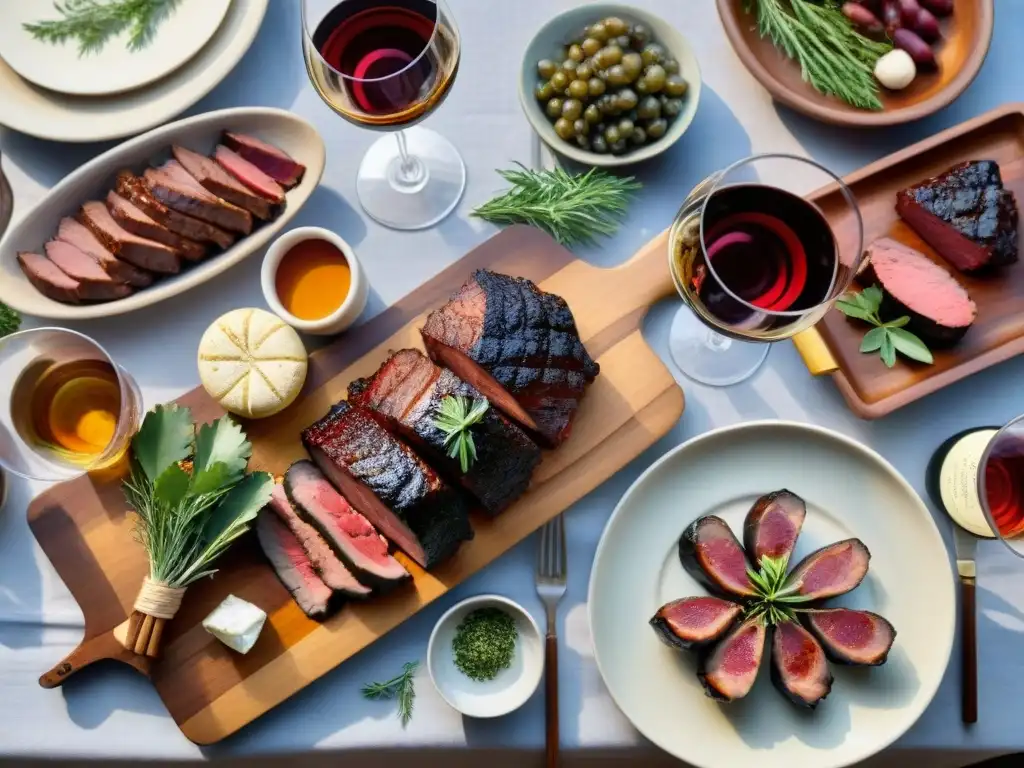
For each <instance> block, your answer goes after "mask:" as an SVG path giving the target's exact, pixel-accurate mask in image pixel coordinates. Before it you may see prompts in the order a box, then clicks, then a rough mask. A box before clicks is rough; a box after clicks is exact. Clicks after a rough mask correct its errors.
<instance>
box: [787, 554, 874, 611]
mask: <svg viewBox="0 0 1024 768" xmlns="http://www.w3.org/2000/svg"><path fill="white" fill-rule="evenodd" d="M870 560H871V552H869V551H868V548H867V547H866V546H864V542H863V541H861V540H860V539H846V540H845V541H837V542H836V543H835V544H830V545H828V546H827V547H822V548H821V549H819V550H818V551H816V552H812V553H811V554H809V555H808V556H807V557H805V558H804V559H803V560H801V561H800V562H799V563H798V564H797V565H796V567H795V568H794V569H793V571H792V573H790V574H789V577H788V578H787V579H786V585H785V587H784V589H785V591H787V592H793V593H795V594H797V595H801V596H803V597H806V598H807V599H808V601H817V600H827V599H828V598H830V597H839V595H845V594H846V593H847V592H851V591H853V590H854V589H856V588H857V587H858V586H859V585H860V583H861V582H862V581H864V577H865V576H867V575H868V563H869V561H870Z"/></svg>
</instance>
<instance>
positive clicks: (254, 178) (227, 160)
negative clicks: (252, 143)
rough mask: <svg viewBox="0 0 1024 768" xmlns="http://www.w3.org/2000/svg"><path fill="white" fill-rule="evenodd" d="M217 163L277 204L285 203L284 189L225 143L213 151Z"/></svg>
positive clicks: (246, 185) (251, 188) (256, 192)
mask: <svg viewBox="0 0 1024 768" xmlns="http://www.w3.org/2000/svg"><path fill="white" fill-rule="evenodd" d="M213 157H214V159H215V160H216V161H217V163H218V164H219V165H220V166H221V167H222V168H223V169H224V170H225V171H227V172H228V173H229V174H231V176H233V177H234V178H236V179H237V180H238V181H239V182H240V183H242V184H243V185H245V187H247V188H248V189H250V190H252V192H254V193H255V194H257V195H259V196H260V197H261V198H263V199H264V200H267V201H268V202H270V203H272V204H273V205H275V206H281V205H284V189H283V188H282V187H281V185H280V184H278V183H277V182H276V181H274V180H273V179H272V178H270V177H269V176H268V175H267V174H265V173H264V172H263V171H261V170H260V169H259V168H257V167H256V166H255V165H253V164H252V163H250V162H249V161H248V160H246V159H245V158H244V157H242V156H241V155H239V154H237V153H235V152H232V151H231V150H230V149H228V148H227V147H225V146H224V145H223V144H221V145H220V146H218V147H217V149H216V150H214V153H213Z"/></svg>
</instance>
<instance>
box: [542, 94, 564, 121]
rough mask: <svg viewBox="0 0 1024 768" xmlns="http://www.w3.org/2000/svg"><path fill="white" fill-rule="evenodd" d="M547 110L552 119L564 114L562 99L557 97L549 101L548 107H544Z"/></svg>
mask: <svg viewBox="0 0 1024 768" xmlns="http://www.w3.org/2000/svg"><path fill="white" fill-rule="evenodd" d="M544 111H545V112H547V115H548V117H550V118H551V119H552V120H556V119H558V118H559V117H561V116H562V100H561V99H558V98H555V99H552V100H551V101H549V102H548V105H547V107H546V108H545V109H544Z"/></svg>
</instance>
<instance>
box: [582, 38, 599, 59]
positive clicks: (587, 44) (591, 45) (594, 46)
mask: <svg viewBox="0 0 1024 768" xmlns="http://www.w3.org/2000/svg"><path fill="white" fill-rule="evenodd" d="M580 47H581V48H582V49H583V53H584V55H586V56H593V55H594V54H595V53H597V52H598V51H600V50H601V41H600V40H598V39H597V38H596V37H588V38H587V39H586V40H584V41H583V44H582V45H581V46H580Z"/></svg>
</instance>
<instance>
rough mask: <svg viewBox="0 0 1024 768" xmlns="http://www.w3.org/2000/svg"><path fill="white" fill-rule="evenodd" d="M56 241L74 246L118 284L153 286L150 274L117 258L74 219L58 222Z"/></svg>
mask: <svg viewBox="0 0 1024 768" xmlns="http://www.w3.org/2000/svg"><path fill="white" fill-rule="evenodd" d="M57 239H58V240H63V241H64V242H65V243H70V244H71V245H73V246H75V248H77V249H78V250H80V251H81V252H82V253H84V254H85V255H86V256H88V257H89V258H91V259H93V260H94V261H95V262H96V263H97V264H99V265H100V267H102V268H103V271H104V272H106V273H107V274H108V275H110V276H111V277H112V278H113V279H114V280H116V281H117V282H119V283H128V285H130V286H131V287H132V288H145V287H146V286H149V285H152V284H153V279H154V275H153V273H152V272H147V271H146V270H144V269H139V268H138V267H136V266H135V265H134V264H129V263H128V262H127V261H122V260H121V259H119V258H117V257H116V256H115V255H114V254H112V253H111V252H110V250H109V249H108V248H107V247H106V246H105V245H103V243H101V242H100V241H99V238H97V237H96V235H94V234H93V233H92V232H91V231H90V230H89V228H88V227H87V226H85V224H83V223H82V222H80V221H78V220H76V219H72V218H70V217H68V218H64V219H61V220H60V226H59V227H58V228H57Z"/></svg>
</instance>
